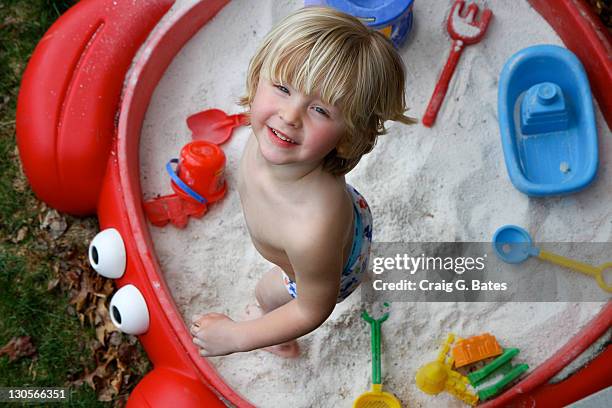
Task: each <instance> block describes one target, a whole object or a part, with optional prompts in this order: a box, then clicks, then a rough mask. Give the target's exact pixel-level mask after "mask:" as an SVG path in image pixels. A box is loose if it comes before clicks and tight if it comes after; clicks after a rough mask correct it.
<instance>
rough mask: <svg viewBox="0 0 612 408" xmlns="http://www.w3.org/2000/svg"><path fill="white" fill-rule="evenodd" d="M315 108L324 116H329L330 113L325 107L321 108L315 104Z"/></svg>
mask: <svg viewBox="0 0 612 408" xmlns="http://www.w3.org/2000/svg"><path fill="white" fill-rule="evenodd" d="M314 110H315V112H317V113H320V114H321V115H323V116H327V117H329V113H327V111H326V110H325V109H323V108H321V107H320V106H315V108H314Z"/></svg>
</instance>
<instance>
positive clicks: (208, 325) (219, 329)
mask: <svg viewBox="0 0 612 408" xmlns="http://www.w3.org/2000/svg"><path fill="white" fill-rule="evenodd" d="M235 326H236V323H235V322H234V321H233V320H232V319H230V318H229V317H227V316H226V315H224V314H222V313H208V314H205V315H204V316H199V317H197V318H196V319H195V320H194V321H193V324H192V326H191V329H190V331H191V334H193V335H194V336H195V337H194V338H193V342H194V343H195V344H196V345H197V346H198V347H200V355H201V356H204V357H212V356H225V355H227V354H231V353H234V352H236V351H240V350H239V347H238V344H237V343H238V342H237V339H236V336H235V335H234V333H235V330H234V329H235Z"/></svg>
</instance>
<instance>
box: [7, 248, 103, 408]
mask: <svg viewBox="0 0 612 408" xmlns="http://www.w3.org/2000/svg"><path fill="white" fill-rule="evenodd" d="M52 277H53V273H52V271H51V270H49V268H48V267H46V265H42V266H38V267H35V268H34V269H31V268H30V267H28V265H27V264H26V263H25V260H24V259H23V258H20V257H17V256H14V255H11V254H10V253H7V252H5V251H4V250H2V249H0V293H2V296H0V315H1V316H3V318H2V320H0V344H6V343H7V342H8V341H9V340H10V339H11V338H12V337H16V336H31V337H32V343H33V344H34V346H35V347H36V349H37V353H36V356H35V358H33V359H32V358H22V359H19V360H16V361H15V362H9V359H8V357H2V358H0V382H1V384H2V386H5V387H12V386H14V387H17V386H19V387H50V386H65V385H66V384H67V382H68V380H69V376H70V375H73V374H76V373H77V371H78V370H81V367H82V366H83V362H85V361H91V362H92V363H93V355H92V352H91V351H90V350H89V348H88V347H87V346H86V345H87V342H88V341H90V339H91V338H93V333H92V332H91V331H89V332H87V331H86V330H84V329H83V328H81V327H80V324H79V322H78V320H77V319H75V318H74V317H73V316H70V315H68V314H67V313H66V311H65V310H66V307H67V304H68V301H67V299H66V298H65V296H57V295H55V296H51V295H50V294H49V293H48V292H47V283H48V281H49V280H50V279H51V278H52ZM72 399H73V401H74V402H75V403H77V402H78V403H87V405H86V406H92V405H95V406H104V405H103V404H101V403H98V402H97V400H96V395H95V393H94V391H93V390H91V389H90V388H89V387H87V386H83V387H80V388H79V389H78V390H76V391H75V393H74V394H73V395H72ZM84 406H85V405H84Z"/></svg>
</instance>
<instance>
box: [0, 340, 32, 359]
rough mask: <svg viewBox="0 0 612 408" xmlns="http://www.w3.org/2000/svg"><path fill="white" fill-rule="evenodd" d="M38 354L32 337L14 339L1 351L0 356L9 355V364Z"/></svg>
mask: <svg viewBox="0 0 612 408" xmlns="http://www.w3.org/2000/svg"><path fill="white" fill-rule="evenodd" d="M34 353H36V347H34V345H33V344H32V338H31V337H30V336H20V337H13V338H12V339H11V340H10V341H9V342H8V343H7V344H6V345H5V346H4V347H2V348H1V349H0V356H3V355H5V354H6V355H7V356H8V358H9V362H12V361H15V360H18V359H19V358H21V357H28V356H31V355H33V354H34Z"/></svg>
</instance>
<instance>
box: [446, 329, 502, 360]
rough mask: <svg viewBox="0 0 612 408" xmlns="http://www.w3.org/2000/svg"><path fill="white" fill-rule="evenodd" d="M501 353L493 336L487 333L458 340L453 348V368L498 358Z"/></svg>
mask: <svg viewBox="0 0 612 408" xmlns="http://www.w3.org/2000/svg"><path fill="white" fill-rule="evenodd" d="M502 351H503V350H502V348H501V347H500V346H499V344H498V343H497V340H496V339H495V336H492V335H491V334H489V333H485V334H481V335H480V336H473V337H469V338H467V339H463V340H460V341H459V342H457V344H456V345H455V347H453V358H454V359H455V367H456V368H459V367H463V366H466V365H468V364H472V363H475V362H477V361H480V360H484V359H485V358H490V357H495V356H499V355H500V354H501V353H502Z"/></svg>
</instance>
